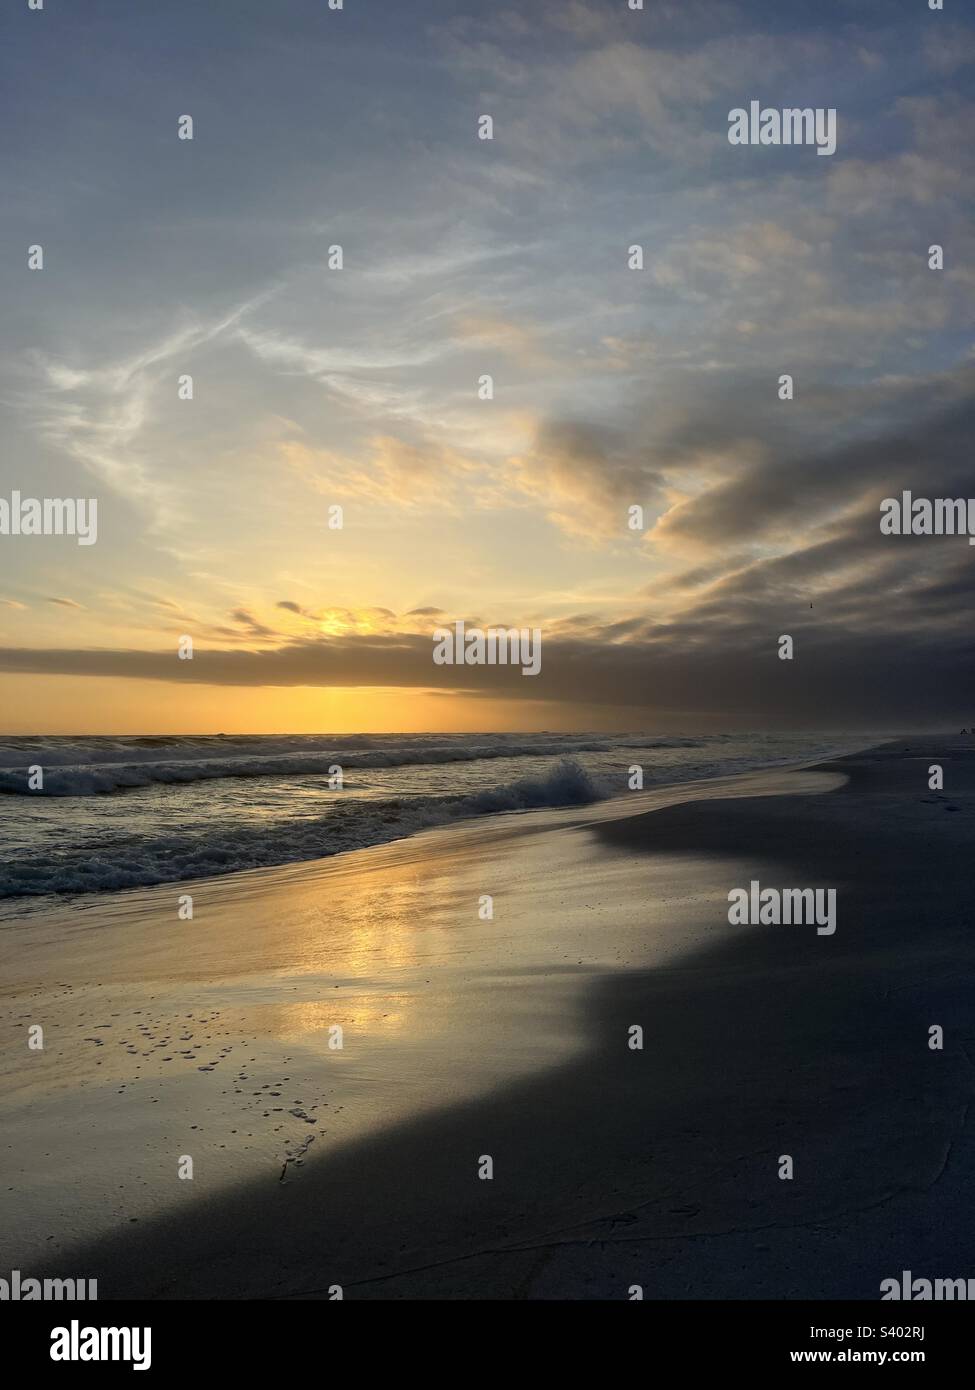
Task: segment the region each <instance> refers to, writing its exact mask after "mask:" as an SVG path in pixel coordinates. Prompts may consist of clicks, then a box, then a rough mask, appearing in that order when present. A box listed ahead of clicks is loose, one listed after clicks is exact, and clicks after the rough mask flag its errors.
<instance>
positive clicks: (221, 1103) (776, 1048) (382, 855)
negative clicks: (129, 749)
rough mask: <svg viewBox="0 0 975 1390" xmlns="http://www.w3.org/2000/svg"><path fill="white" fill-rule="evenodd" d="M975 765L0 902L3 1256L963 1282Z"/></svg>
mask: <svg viewBox="0 0 975 1390" xmlns="http://www.w3.org/2000/svg"><path fill="white" fill-rule="evenodd" d="M936 762H937V763H940V764H942V765H943V767H944V786H945V790H944V791H943V792H941V791H938V792H936V791H930V790H929V789H928V768H929V766H930V765H931V764H932V763H936ZM973 792H975V745H973V741H972V740H971V739H970V738H969V739H961V738H943V739H937V738H928V737H925V738H911V739H909V740H906V741H898V742H893V743H889V744H886V745H883V746H881V747H879V748H876V749H873V750H871V751H868V752H864V753H862V754H856V755H852V756H849V757H845V758H841V759H837V760H836V761H834V762H830V763H826V764H822V765H820V766H818V767H816V768H805V769H797V770H789V771H781V770H776V771H771V772H758V773H750V774H746V775H743V776H740V777H727V778H722V779H715V780H713V781H711V782H699V783H693V784H685V785H682V786H679V787H674V788H662V789H658V790H655V791H653V792H645V793H639V794H636V793H635V794H634V795H633V798H632V800H631V801H620V800H616V801H613V802H608V803H601V804H599V805H596V806H592V807H586V808H582V809H579V808H573V809H571V810H559V811H538V812H526V813H522V814H516V815H502V816H497V817H493V818H489V819H484V820H480V821H476V822H469V823H464V824H461V825H457V826H453V827H448V828H443V829H437V830H431V831H428V832H424V833H421V834H418V835H415V836H413V837H411V838H409V839H405V840H401V841H397V842H395V843H392V844H388V845H383V846H379V847H375V848H370V849H363V850H359V851H356V852H354V853H352V854H347V855H340V856H337V857H336V858H334V859H331V860H322V861H317V862H315V863H311V864H304V865H297V866H292V867H288V868H283V869H272V870H258V871H254V872H247V873H239V874H235V875H230V876H228V877H226V878H215V879H209V880H207V881H205V882H203V881H201V882H199V883H195V884H185V883H181V884H169V885H166V886H165V887H163V888H157V889H146V890H140V891H137V892H131V893H116V894H112V895H108V896H104V897H99V896H98V895H94V896H89V897H86V898H78V899H75V900H73V901H71V902H66V903H64V904H63V905H61V906H59V907H57V908H46V909H43V910H35V911H33V912H29V913H27V914H25V916H24V917H23V918H22V919H15V920H12V921H7V922H5V923H4V924H3V927H2V929H0V957H2V960H0V972H2V979H3V982H4V983H3V994H2V1017H3V1027H4V1030H5V1034H6V1037H7V1044H8V1045H7V1046H6V1047H5V1048H4V1050H3V1054H2V1056H3V1060H2V1073H0V1134H2V1138H0V1169H2V1171H0V1196H2V1205H3V1228H4V1231H5V1240H4V1247H5V1248H4V1251H3V1257H2V1263H3V1267H4V1269H5V1270H10V1269H15V1268H19V1269H20V1270H21V1271H22V1272H23V1273H25V1274H28V1273H29V1274H31V1275H37V1276H40V1275H42V1274H55V1275H60V1276H76V1277H79V1278H80V1277H85V1278H97V1280H98V1290H99V1298H101V1299H111V1298H122V1297H133V1296H135V1297H150V1298H200V1297H227V1298H248V1297H275V1298H281V1297H306V1298H326V1297H329V1290H330V1288H333V1287H334V1286H336V1285H337V1286H340V1287H341V1288H342V1290H343V1293H344V1296H345V1297H346V1298H425V1297H429V1298H500V1299H523V1298H613V1299H625V1298H627V1297H629V1296H630V1294H629V1292H628V1291H629V1290H630V1288H631V1286H633V1285H639V1286H640V1288H642V1290H643V1296H644V1297H645V1298H648V1299H650V1298H654V1299H667V1298H688V1297H691V1298H739V1299H741V1298H759V1297H764V1298H818V1299H829V1298H858V1299H876V1298H878V1297H879V1285H880V1282H881V1280H882V1279H884V1278H886V1277H889V1276H899V1274H900V1271H901V1270H902V1269H912V1270H914V1271H915V1272H917V1273H919V1274H929V1275H930V1276H932V1277H933V1276H935V1275H937V1276H944V1277H948V1276H960V1277H966V1276H967V1275H970V1274H972V1273H973V1272H975V1237H973V1235H972V1233H971V1229H970V1223H969V1222H968V1221H967V1219H966V1216H965V1203H964V1200H963V1198H964V1194H965V1188H966V1186H967V1185H968V1183H969V1182H970V1180H971V1176H972V1167H973V1150H972V1135H971V1129H970V1126H969V1125H968V1123H967V1122H968V1107H969V1103H970V1099H971V1095H972V1087H973V1083H975V989H973V983H975V950H973V945H972V931H971V905H970V881H971V849H972V844H973V839H975V796H973ZM752 880H759V881H760V882H761V883H762V885H763V886H764V885H773V886H779V887H781V886H799V887H811V888H833V889H835V890H836V894H837V899H836V901H837V925H836V930H835V932H834V933H833V934H832V935H829V936H826V935H820V934H818V933H817V931H816V928H815V926H810V925H788V926H787V925H780V926H754V925H752V926H732V925H729V921H728V893H729V890H731V889H732V888H734V887H739V886H744V887H747V886H748V885H749V883H750V881H752ZM185 893H190V894H192V897H193V918H192V920H182V919H181V918H180V916H179V906H180V895H181V894H185ZM484 895H490V897H491V898H492V899H493V917H491V918H487V917H486V916H485V912H484V907H483V902H482V899H483V897H484ZM36 1024H40V1025H41V1026H42V1027H43V1029H44V1044H45V1045H44V1049H43V1051H31V1050H29V1049H28V1047H27V1045H26V1040H27V1034H28V1029H29V1027H30V1026H31V1025H36ZM634 1025H639V1027H640V1028H642V1030H643V1047H642V1049H640V1050H634V1049H633V1048H631V1046H630V1045H629V1040H630V1037H631V1033H630V1030H631V1029H632V1027H633V1026H634ZM934 1025H939V1026H940V1027H942V1028H943V1029H944V1047H943V1050H931V1049H930V1048H929V1046H928V1038H929V1029H930V1028H931V1027H932V1026H934ZM336 1029H341V1042H342V1046H341V1047H337V1046H335V1043H336V1040H337V1037H338V1035H337V1033H336V1031H335V1030H336ZM18 1035H19V1037H20V1038H22V1039H23V1045H21V1046H11V1045H10V1043H11V1039H13V1040H14V1041H15V1042H16V1041H17V1040H18ZM783 1155H789V1156H791V1158H792V1160H793V1164H794V1176H793V1178H792V1179H791V1180H782V1179H781V1178H780V1176H779V1170H780V1159H781V1156H783ZM187 1156H188V1157H190V1158H192V1161H193V1176H192V1179H185V1178H184V1179H181V1178H180V1176H179V1168H180V1164H181V1163H184V1167H185V1162H184V1160H185V1158H186V1157H187ZM484 1156H490V1158H491V1159H492V1161H493V1177H492V1178H491V1179H490V1180H484V1179H482V1178H481V1177H480V1176H479V1169H481V1170H483V1158H484Z"/></svg>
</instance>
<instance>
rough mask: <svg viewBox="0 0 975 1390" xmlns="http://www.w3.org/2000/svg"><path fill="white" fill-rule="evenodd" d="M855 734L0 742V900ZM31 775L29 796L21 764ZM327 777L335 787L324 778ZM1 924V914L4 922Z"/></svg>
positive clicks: (696, 769)
mask: <svg viewBox="0 0 975 1390" xmlns="http://www.w3.org/2000/svg"><path fill="white" fill-rule="evenodd" d="M863 743H864V738H863V735H862V734H861V735H855V734H844V733H837V734H833V735H826V734H822V733H817V734H795V733H787V734H714V735H698V736H689V737H679V736H663V735H661V736H658V737H655V736H653V735H649V734H585V733H582V734H547V733H541V734H524V733H513V734H496V733H486V734H467V733H465V734H361V735H341V736H337V737H328V736H324V735H315V736H310V735H247V736H238V735H233V736H229V735H223V734H219V735H209V736H199V737H190V736H158V737H50V736H43V737H33V738H27V737H17V738H13V737H6V738H2V739H0V843H2V845H3V855H2V863H0V898H2V899H7V900H15V901H14V902H9V901H8V904H7V906H8V907H15V906H16V903H17V902H18V901H19V903H20V905H21V906H26V905H27V903H28V902H29V901H30V900H33V901H35V902H36V900H37V899H38V898H47V897H49V896H51V895H54V894H72V895H73V894H82V893H85V894H91V893H105V892H110V891H113V890H120V889H126V888H136V887H141V886H145V885H149V884H159V883H171V882H179V881H180V880H184V879H193V878H209V877H212V876H214V875H216V874H227V873H232V872H234V871H236V870H240V869H255V868H263V867H269V866H272V865H278V864H289V863H294V862H297V861H300V860H308V859H318V858H321V857H323V856H325V855H332V854H340V853H344V852H347V851H350V850H356V849H362V848H364V847H365V846H367V845H376V844H381V843H384V842H386V841H389V840H394V839H399V838H401V837H403V836H406V835H410V834H413V833H414V832H415V831H418V830H422V829H425V828H427V827H430V826H437V825H443V824H445V823H447V822H450V821H456V820H461V819H466V818H469V817H473V816H485V815H494V814H497V813H499V812H518V811H524V810H530V809H536V808H539V807H558V806H573V805H584V804H586V803H590V802H594V801H600V800H604V799H606V798H610V797H625V796H627V795H630V794H631V793H630V791H629V787H628V780H629V769H630V768H631V767H632V766H633V765H635V764H637V765H639V766H640V767H642V768H643V778H644V789H647V788H651V787H654V786H659V785H663V784H666V783H672V782H687V781H690V780H695V779H699V778H705V777H716V776H723V775H729V774H733V773H739V772H745V771H749V770H751V769H753V768H759V767H770V766H776V765H781V764H787V763H795V762H807V761H812V760H815V759H818V758H821V757H828V756H831V755H833V754H839V753H843V752H847V751H850V750H851V749H854V748H857V747H862V746H863ZM31 766H39V767H41V768H42V769H43V788H42V789H39V790H34V791H32V790H30V789H29V786H28V768H29V767H31ZM335 766H338V767H340V768H341V769H342V783H343V785H342V788H341V790H339V789H338V788H337V787H336V788H335V789H333V788H331V787H330V785H329V769H330V768H332V767H335ZM5 915H7V914H5Z"/></svg>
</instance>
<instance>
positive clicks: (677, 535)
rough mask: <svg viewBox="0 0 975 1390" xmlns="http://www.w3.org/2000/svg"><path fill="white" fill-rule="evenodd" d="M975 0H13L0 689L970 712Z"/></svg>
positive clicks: (90, 696) (605, 718)
mask: <svg viewBox="0 0 975 1390" xmlns="http://www.w3.org/2000/svg"><path fill="white" fill-rule="evenodd" d="M965 9H966V7H965V6H963V5H962V4H960V3H956V2H955V0H947V3H946V6H945V9H944V11H942V12H937V11H931V10H930V9H929V8H928V6H927V4H926V3H925V0H836V2H835V3H830V0H815V3H802V2H801V0H795V2H794V3H778V4H774V5H769V4H765V3H761V4H759V3H751V2H750V0H748V2H745V0H743V2H742V3H733V2H732V0H729V2H728V3H725V2H724V0H678V2H677V3H669V0H660V3H653V0H647V5H646V8H645V9H644V10H643V11H633V10H630V9H629V6H628V4H627V0H531V3H530V4H514V3H509V4H505V3H504V0H498V2H497V3H495V0H490V3H489V0H479V3H474V0H410V3H409V4H406V3H403V0H344V5H343V8H342V10H340V11H339V10H332V9H330V8H329V6H328V3H327V0H275V3H273V4H270V3H264V2H263V0H262V2H261V3H257V0H193V3H186V0H168V2H167V4H165V5H150V4H148V3H145V0H140V2H139V3H134V0H75V3H72V4H68V3H66V2H65V0H45V3H44V6H43V9H42V10H40V11H34V10H30V9H28V7H27V0H24V2H23V4H16V3H13V2H12V0H11V3H9V4H7V5H6V6H5V7H4V12H3V17H2V20H0V25H2V33H0V113H2V119H3V128H4V131H5V132H6V137H5V140H4V152H3V157H2V158H3V170H2V177H3V190H4V197H3V199H2V200H0V238H2V246H3V255H2V257H0V302H2V304H3V306H4V308H3V314H2V316H0V378H2V379H0V417H2V420H0V425H2V436H3V441H4V442H3V448H2V452H0V497H6V498H8V499H9V498H10V497H11V495H12V492H13V491H14V490H18V491H19V492H20V493H21V494H22V495H23V496H25V497H26V496H30V497H37V498H45V497H49V498H50V497H55V498H65V497H84V498H89V497H94V498H97V502H98V533H97V542H96V543H95V544H93V545H88V546H79V545H78V544H77V541H76V538H74V537H71V536H23V535H21V536H15V535H0V730H2V731H4V732H8V733H28V734H29V733H35V732H37V733H43V732H52V733H79V732H89V733H113V732H114V733H126V732H128V733H155V732H160V733H161V732H203V733H216V732H255V733H257V732H306V731H308V732H310V731H322V732H329V731H333V732H354V731H359V730H361V731H365V730H369V731H377V730H384V729H385V730H403V731H412V730H420V729H430V730H445V731H446V730H456V731H463V730H484V729H525V730H531V729H566V730H568V729H618V730H628V729H634V730H636V729H649V730H653V729H660V730H672V731H679V730H684V729H687V730H691V731H696V730H699V731H721V730H731V729H751V728H755V729H758V728H774V729H777V728H788V727H793V728H813V727H822V728H835V729H839V728H854V727H856V728H860V727H863V728H871V729H875V730H880V729H884V730H887V729H891V730H907V729H910V728H942V727H949V728H952V727H956V726H958V725H969V724H975V681H973V675H975V659H973V642H972V624H971V602H972V598H973V596H975V584H973V575H975V549H972V548H970V547H969V546H968V545H967V544H966V541H965V538H964V537H927V536H902V537H892V536H884V535H881V533H880V529H879V504H880V502H881V500H882V499H884V498H886V497H888V496H892V495H895V496H896V495H899V494H900V492H901V490H902V489H905V488H906V489H910V490H911V491H912V492H913V493H914V494H915V495H918V496H921V495H923V496H926V497H956V496H957V497H966V498H967V497H968V496H969V495H970V494H972V493H973V492H975V489H973V487H972V482H971V480H972V452H971V438H972V424H973V413H975V408H973V407H975V397H973V385H975V351H973V349H975V334H973V307H975V255H973V253H975V235H973V222H972V211H973V209H972V199H971V194H972V188H973V172H975V151H973V146H972V140H971V131H972V130H973V129H975V110H973V106H975V97H973V93H975V86H973V63H975V22H973V21H972V19H971V16H970V14H969V15H967V16H966V13H965ZM752 100H757V101H759V102H761V104H762V105H763V106H766V107H775V108H782V107H786V106H788V107H807V106H809V107H813V108H820V107H821V108H835V110H836V113H837V116H836V120H837V148H836V152H835V154H833V155H831V156H821V155H818V154H817V152H816V149H815V147H809V146H800V147H792V148H789V147H784V146H781V145H780V146H775V145H765V146H763V145H754V146H752V145H748V146H736V145H732V144H730V143H729V140H728V129H729V122H728V115H729V111H730V110H732V109H733V108H738V107H743V108H747V107H748V106H749V103H750V102H751V101H752ZM185 115H190V116H191V117H192V120H193V138H192V140H181V139H179V138H178V128H179V121H180V118H181V117H183V116H185ZM484 115H490V116H491V118H492V121H493V139H491V140H483V139H479V138H478V131H479V122H480V118H481V117H482V116H484ZM933 244H937V245H941V246H943V247H944V268H943V269H940V270H932V269H931V268H929V247H930V246H931V245H933ZM35 245H40V246H42V247H43V269H40V270H31V269H29V268H28V248H29V247H31V246H35ZM335 246H341V248H342V262H343V263H342V268H341V269H336V268H331V267H330V264H329V261H330V247H335ZM632 246H640V247H642V249H643V268H642V269H632V268H630V265H629V263H628V262H629V261H630V260H631V259H632V257H631V255H630V251H629V248H631V247H632ZM331 259H332V260H334V254H333V255H332V256H331ZM782 374H789V375H791V376H792V378H793V382H794V398H793V399H792V400H782V399H780V392H779V379H780V376H781V375H782ZM187 375H189V376H191V377H192V380H193V397H192V399H191V400H190V399H181V398H180V393H179V382H180V378H181V377H184V376H187ZM485 375H488V376H490V377H491V378H492V380H493V388H494V389H493V399H481V398H480V394H479V390H478V383H479V381H480V380H481V378H483V377H484V376H485ZM334 506H339V507H341V508H342V521H343V524H342V527H341V529H335V528H333V527H330V525H329V517H330V508H332V507H334ZM635 506H637V507H640V508H642V509H643V517H642V520H643V526H642V528H641V529H632V528H631V526H630V524H629V522H630V517H631V511H630V509H631V508H632V507H635ZM460 619H463V620H464V621H465V622H466V623H467V624H468V626H471V625H475V626H485V627H486V626H488V625H499V626H501V625H503V626H505V627H528V628H537V629H539V631H540V632H541V634H542V661H541V670H540V672H539V674H538V675H537V676H535V677H530V676H529V677H526V676H523V675H522V674H521V672H520V670H518V669H510V668H507V669H506V668H501V667H486V666H471V667H463V668H458V667H451V666H436V665H434V663H433V661H432V647H433V643H432V640H431V639H432V633H433V630H434V628H436V627H437V626H438V625H442V624H445V623H450V622H454V621H456V620H460ZM783 634H788V635H790V636H791V637H792V638H793V642H794V657H793V659H792V660H791V661H784V660H781V659H780V658H779V655H778V653H779V646H780V644H779V638H780V637H781V636H782V635H783ZM186 636H189V637H191V638H192V641H193V653H194V654H193V659H192V660H191V661H188V660H181V659H180V658H179V655H178V648H179V642H180V639H181V638H182V637H186Z"/></svg>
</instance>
